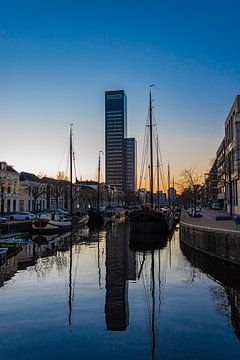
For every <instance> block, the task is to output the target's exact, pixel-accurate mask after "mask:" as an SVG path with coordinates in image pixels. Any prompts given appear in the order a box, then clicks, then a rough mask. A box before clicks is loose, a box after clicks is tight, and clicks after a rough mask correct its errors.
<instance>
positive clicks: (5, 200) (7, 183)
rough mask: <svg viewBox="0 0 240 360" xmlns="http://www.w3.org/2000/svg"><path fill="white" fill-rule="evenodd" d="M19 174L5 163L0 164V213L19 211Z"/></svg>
mask: <svg viewBox="0 0 240 360" xmlns="http://www.w3.org/2000/svg"><path fill="white" fill-rule="evenodd" d="M18 187H19V173H18V172H17V171H16V170H15V169H14V168H13V167H12V166H10V165H8V164H7V163H6V162H5V161H1V162H0V212H1V213H2V214H3V213H9V212H11V211H18Z"/></svg>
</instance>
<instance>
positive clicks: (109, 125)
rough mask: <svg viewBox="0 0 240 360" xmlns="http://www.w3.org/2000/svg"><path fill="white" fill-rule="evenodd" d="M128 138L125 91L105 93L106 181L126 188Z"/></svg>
mask: <svg viewBox="0 0 240 360" xmlns="http://www.w3.org/2000/svg"><path fill="white" fill-rule="evenodd" d="M125 137H127V96H126V94H125V92H124V90H113V91H106V92H105V173H106V174H105V175H106V177H105V179H106V183H107V184H109V185H112V186H115V187H116V188H117V190H123V188H124V173H123V166H124V165H123V163H124V138H125Z"/></svg>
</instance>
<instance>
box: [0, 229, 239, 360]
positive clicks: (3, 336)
mask: <svg viewBox="0 0 240 360" xmlns="http://www.w3.org/2000/svg"><path fill="white" fill-rule="evenodd" d="M183 254H184V255H183ZM239 275H240V272H239V269H237V268H236V267H233V266H232V265H227V264H226V263H222V262H213V259H208V258H206V256H204V255H202V254H199V253H197V252H194V251H192V250H191V249H189V248H187V247H185V246H184V245H181V250H180V249H179V240H178V233H176V237H174V236H173V238H172V240H171V241H168V242H167V241H165V246H162V248H161V249H144V250H143V249H135V250H133V249H132V248H130V247H129V231H128V228H127V226H126V224H124V223H118V222H115V223H113V224H109V226H107V227H101V228H95V229H89V228H88V227H86V228H84V229H78V230H76V231H74V232H73V233H71V232H68V233H66V234H59V235H54V236H49V237H46V236H44V237H38V238H33V241H31V240H30V241H28V242H26V243H25V244H23V245H22V251H21V252H19V253H18V254H16V255H15V256H13V257H12V258H9V259H8V260H7V262H6V263H5V264H3V265H2V267H1V276H2V277H1V283H0V285H1V286H2V285H3V284H4V281H5V283H6V281H7V284H6V286H5V287H3V288H1V290H0V295H1V296H0V317H1V321H2V325H3V326H2V327H1V329H0V340H1V341H0V357H1V358H4V359H7V360H8V359H9V360H10V359H11V360H13V359H18V360H19V359H24V360H26V359H33V358H34V359H37V360H38V359H39V360H40V359H42V358H43V357H45V358H48V357H49V358H50V357H51V358H54V359H55V358H58V359H66V358H69V359H77V358H81V359H88V360H92V359H96V353H95V349H97V351H98V356H97V357H98V358H101V359H106V360H108V359H112V358H113V357H114V359H116V360H123V359H127V360H128V359H131V360H132V359H146V360H147V359H148V360H149V359H159V358H163V359H176V358H184V359H192V358H194V359H203V358H205V357H206V358H211V359H219V358H221V356H222V357H227V356H228V355H229V356H228V358H231V359H233V358H238V357H237V356H236V357H234V356H235V355H236V354H237V355H239V351H240V348H239V343H238V340H237V339H236V337H235V335H234V334H233V330H232V327H231V324H230V321H229V320H228V319H231V323H232V326H233V328H234V329H235V333H236V335H237V336H238V338H239V333H240V330H239V313H240V310H239V303H240V297H239V291H240V284H239V281H238V279H239ZM13 276H14V278H13V280H12V281H10V282H8V280H9V279H10V278H11V277H13ZM8 284H10V285H12V286H8ZM209 295H210V296H209ZM216 310H217V311H216ZM29 313H30V314H31V316H28V315H26V314H29ZM13 314H14V315H13ZM219 315H220V316H219ZM223 315H224V317H223ZM227 317H228V318H227ZM226 320H227V321H226ZM106 330H107V331H106ZM12 339H14V346H15V348H16V350H14V349H13V347H12V341H13V340H12ZM23 348H24V351H22V349H23ZM119 348H121V351H120V352H119V351H118V350H119ZM33 349H34V350H33ZM35 349H36V350H35ZM72 349H74V351H73V350H72ZM16 354H17V355H16ZM176 354H180V355H179V357H176ZM193 354H194V355H193ZM219 354H220V355H219ZM43 355H44V356H43Z"/></svg>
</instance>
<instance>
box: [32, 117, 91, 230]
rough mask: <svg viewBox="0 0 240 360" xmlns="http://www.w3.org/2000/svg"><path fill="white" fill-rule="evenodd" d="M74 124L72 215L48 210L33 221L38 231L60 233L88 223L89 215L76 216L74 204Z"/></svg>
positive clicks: (71, 135) (71, 179)
mask: <svg viewBox="0 0 240 360" xmlns="http://www.w3.org/2000/svg"><path fill="white" fill-rule="evenodd" d="M72 126H73V125H72V124H71V126H70V152H69V154H70V216H67V217H66V216H65V215H64V214H63V213H62V212H61V211H59V210H51V211H46V212H44V213H43V214H41V215H40V216H39V217H38V218H36V220H34V221H33V223H32V230H33V231H34V232H35V233H36V232H37V233H41V234H48V233H59V232H61V231H67V230H68V229H70V228H71V227H72V226H73V225H77V226H83V225H86V224H87V222H88V220H89V216H88V215H87V214H82V215H80V216H75V215H74V214H73V213H74V209H73V205H74V199H73V175H72V173H73V171H72V170H73V158H74V152H73V143H72V137H73V134H72Z"/></svg>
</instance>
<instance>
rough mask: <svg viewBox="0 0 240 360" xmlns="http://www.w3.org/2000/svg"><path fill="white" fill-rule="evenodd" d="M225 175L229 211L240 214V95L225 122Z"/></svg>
mask: <svg viewBox="0 0 240 360" xmlns="http://www.w3.org/2000/svg"><path fill="white" fill-rule="evenodd" d="M224 165H225V175H226V193H227V210H228V212H230V213H233V214H240V197H239V196H240V95H238V96H237V97H236V98H235V100H234V103H233V105H232V107H231V109H230V111H229V114H228V116H227V118H226V120H225V164H224Z"/></svg>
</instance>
